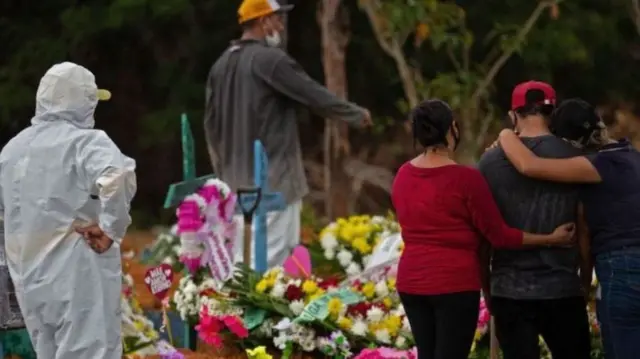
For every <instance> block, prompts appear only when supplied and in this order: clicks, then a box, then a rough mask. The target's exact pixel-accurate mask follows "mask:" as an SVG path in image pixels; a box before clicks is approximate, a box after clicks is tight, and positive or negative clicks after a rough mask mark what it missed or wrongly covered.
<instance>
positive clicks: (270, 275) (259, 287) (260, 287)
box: [255, 267, 282, 294]
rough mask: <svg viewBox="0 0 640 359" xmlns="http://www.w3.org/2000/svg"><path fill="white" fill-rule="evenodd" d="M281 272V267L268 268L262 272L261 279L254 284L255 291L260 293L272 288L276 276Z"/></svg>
mask: <svg viewBox="0 0 640 359" xmlns="http://www.w3.org/2000/svg"><path fill="white" fill-rule="evenodd" d="M281 273H282V268H280V267H275V268H273V269H270V270H269V271H268V272H267V273H265V274H264V276H263V277H262V279H261V280H260V281H259V282H258V284H256V288H255V289H256V292H258V293H260V294H262V293H264V292H266V291H267V290H269V289H271V288H273V286H274V285H275V284H276V281H277V280H278V276H279V275H280V274H281Z"/></svg>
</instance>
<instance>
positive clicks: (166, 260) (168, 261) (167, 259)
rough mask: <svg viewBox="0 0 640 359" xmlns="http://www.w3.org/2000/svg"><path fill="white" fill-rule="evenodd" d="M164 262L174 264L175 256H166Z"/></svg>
mask: <svg viewBox="0 0 640 359" xmlns="http://www.w3.org/2000/svg"><path fill="white" fill-rule="evenodd" d="M162 263H165V264H168V265H173V258H172V257H166V258H165V259H163V260H162Z"/></svg>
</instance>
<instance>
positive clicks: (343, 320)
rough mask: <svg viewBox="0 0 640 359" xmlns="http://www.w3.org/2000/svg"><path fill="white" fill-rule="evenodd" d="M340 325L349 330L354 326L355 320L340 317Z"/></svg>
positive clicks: (341, 327)
mask: <svg viewBox="0 0 640 359" xmlns="http://www.w3.org/2000/svg"><path fill="white" fill-rule="evenodd" d="M338 326H339V327H340V329H342V330H346V331H349V330H351V327H352V326H353V321H352V320H351V319H350V318H347V317H340V318H338Z"/></svg>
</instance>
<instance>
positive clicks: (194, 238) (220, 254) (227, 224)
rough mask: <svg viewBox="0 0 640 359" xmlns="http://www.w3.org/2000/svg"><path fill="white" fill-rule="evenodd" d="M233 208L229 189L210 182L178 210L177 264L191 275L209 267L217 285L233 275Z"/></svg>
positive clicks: (219, 182)
mask: <svg viewBox="0 0 640 359" xmlns="http://www.w3.org/2000/svg"><path fill="white" fill-rule="evenodd" d="M235 205H236V196H235V194H233V193H232V192H231V189H230V188H229V186H228V185H227V184H226V183H224V182H222V181H220V180H218V179H211V180H208V181H207V182H206V183H205V184H204V186H202V187H201V188H200V189H199V190H198V191H197V192H196V193H194V194H192V195H190V196H187V197H186V198H185V199H184V200H183V201H182V203H181V204H180V206H179V207H178V210H177V213H176V214H177V217H178V235H179V236H180V250H179V251H178V252H179V255H180V261H181V262H182V263H183V264H184V265H185V267H187V269H188V270H189V272H190V273H191V274H195V273H196V272H197V271H198V269H199V268H201V267H209V269H210V270H211V275H212V276H213V278H214V279H215V280H216V281H217V282H219V283H221V282H224V281H226V280H228V279H229V278H230V277H231V276H232V275H233V256H234V254H235V253H234V240H235V236H236V225H235V222H234V221H233V213H234V208H235Z"/></svg>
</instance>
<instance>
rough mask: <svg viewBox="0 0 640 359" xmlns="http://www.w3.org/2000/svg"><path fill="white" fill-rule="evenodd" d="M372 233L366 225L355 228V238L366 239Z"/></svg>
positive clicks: (358, 225)
mask: <svg viewBox="0 0 640 359" xmlns="http://www.w3.org/2000/svg"><path fill="white" fill-rule="evenodd" d="M370 231H371V228H370V226H367V225H366V224H357V225H355V226H354V227H353V232H354V236H357V237H365V236H366V235H368V234H369V232H370Z"/></svg>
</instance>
